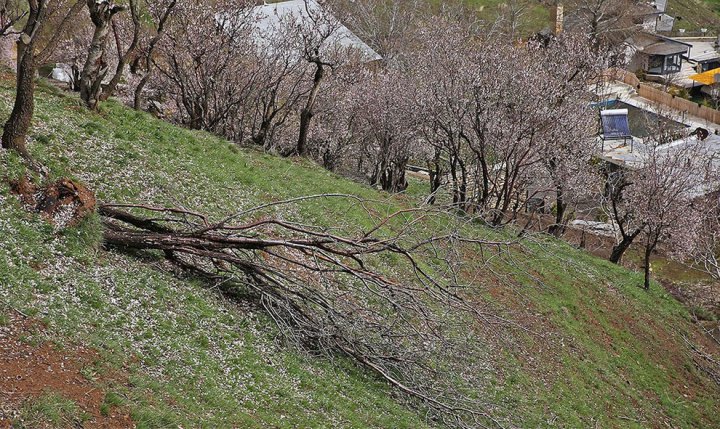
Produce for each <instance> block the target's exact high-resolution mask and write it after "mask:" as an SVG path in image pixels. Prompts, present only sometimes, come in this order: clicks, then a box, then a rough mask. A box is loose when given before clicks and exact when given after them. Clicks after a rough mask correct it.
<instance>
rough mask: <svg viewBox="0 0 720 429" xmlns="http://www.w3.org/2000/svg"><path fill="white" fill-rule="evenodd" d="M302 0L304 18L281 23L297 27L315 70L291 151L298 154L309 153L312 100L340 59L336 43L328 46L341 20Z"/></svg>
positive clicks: (303, 53) (310, 0)
mask: <svg viewBox="0 0 720 429" xmlns="http://www.w3.org/2000/svg"><path fill="white" fill-rule="evenodd" d="M304 1H305V13H306V16H307V19H302V18H301V19H299V20H298V19H297V17H291V18H290V19H289V20H288V21H287V22H285V23H284V24H285V25H294V26H295V27H296V29H297V33H298V35H299V41H300V43H301V47H300V50H301V51H300V52H301V56H302V58H303V60H305V61H306V62H308V63H309V64H311V65H312V67H313V69H314V71H313V77H312V85H311V87H310V92H309V93H308V95H307V98H306V99H305V105H304V107H303V108H302V110H301V111H300V129H299V133H298V142H297V146H296V147H295V150H294V153H295V154H297V155H300V156H305V155H307V153H308V143H307V139H308V134H309V132H310V124H311V121H312V118H313V116H314V115H315V112H314V109H315V103H316V101H317V98H318V94H319V92H320V86H321V85H322V83H323V80H324V79H325V75H326V73H327V72H328V69H332V68H333V67H336V66H337V65H338V62H339V59H338V57H337V52H338V46H331V45H330V44H329V43H328V42H329V41H330V39H331V38H332V37H333V36H334V35H336V32H337V30H338V28H339V27H340V22H339V21H338V20H337V19H336V18H335V17H334V16H332V14H330V13H328V12H327V11H326V10H325V9H324V8H322V7H319V6H318V5H317V3H315V2H314V0H304ZM291 20H294V21H291ZM333 54H335V55H333Z"/></svg>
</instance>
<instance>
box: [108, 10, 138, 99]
mask: <svg viewBox="0 0 720 429" xmlns="http://www.w3.org/2000/svg"><path fill="white" fill-rule="evenodd" d="M128 8H129V9H130V28H131V30H130V33H131V34H132V36H131V37H130V42H129V43H128V44H127V47H126V48H125V49H124V50H123V40H122V39H123V35H122V34H121V30H120V27H121V25H118V22H117V20H112V21H111V23H112V31H113V36H114V38H115V47H116V49H117V65H116V66H115V73H114V74H113V76H112V77H111V78H110V81H109V82H108V84H107V85H106V86H105V87H103V89H102V93H101V94H100V100H101V101H104V100H107V99H108V98H110V97H111V96H112V95H113V94H114V93H115V91H116V90H117V87H118V85H119V84H120V81H121V80H122V78H123V76H124V73H125V68H126V66H127V65H128V64H129V63H131V62H132V61H133V60H134V59H135V58H136V56H137V51H138V45H139V43H140V37H141V30H142V24H141V22H140V8H139V5H138V0H130V2H129V5H128ZM123 27H124V26H123Z"/></svg>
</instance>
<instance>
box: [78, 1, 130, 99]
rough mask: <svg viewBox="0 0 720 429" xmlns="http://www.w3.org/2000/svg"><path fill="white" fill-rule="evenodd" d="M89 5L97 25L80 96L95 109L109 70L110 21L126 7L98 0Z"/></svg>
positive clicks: (84, 71)
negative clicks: (107, 59)
mask: <svg viewBox="0 0 720 429" xmlns="http://www.w3.org/2000/svg"><path fill="white" fill-rule="evenodd" d="M87 6H88V9H89V10H90V18H91V19H92V22H93V24H94V25H95V32H94V33H93V38H92V42H91V43H90V48H89V49H88V56H87V60H86V61H85V66H84V67H83V71H82V76H81V77H80V98H81V99H82V101H83V102H84V103H85V104H86V105H87V107H88V108H90V109H93V110H94V109H96V108H97V105H98V103H99V101H100V91H101V89H102V81H103V79H105V76H106V75H107V72H108V68H107V63H106V62H105V58H104V57H105V46H106V45H107V37H108V35H109V34H110V22H111V21H112V18H113V16H114V15H115V14H116V13H118V12H120V11H122V10H123V9H124V8H122V7H118V6H115V5H113V4H111V3H105V2H101V3H99V2H97V1H96V0H87Z"/></svg>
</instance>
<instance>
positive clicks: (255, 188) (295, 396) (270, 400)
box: [0, 78, 720, 428]
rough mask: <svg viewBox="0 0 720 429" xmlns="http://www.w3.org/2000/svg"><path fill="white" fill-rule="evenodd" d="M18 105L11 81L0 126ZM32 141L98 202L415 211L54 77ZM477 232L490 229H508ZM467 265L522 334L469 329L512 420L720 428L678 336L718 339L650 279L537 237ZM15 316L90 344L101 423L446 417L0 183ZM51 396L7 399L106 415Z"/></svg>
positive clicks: (55, 341)
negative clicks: (481, 343)
mask: <svg viewBox="0 0 720 429" xmlns="http://www.w3.org/2000/svg"><path fill="white" fill-rule="evenodd" d="M12 96H13V84H12V82H11V81H9V80H8V79H7V78H5V79H4V80H2V82H0V117H5V116H6V115H7V114H8V112H9V109H10V105H11V101H12ZM30 150H31V151H32V153H33V154H34V155H35V156H36V157H37V158H38V159H39V160H41V161H42V162H43V163H45V164H46V165H47V166H49V167H50V169H51V171H52V172H53V174H54V175H56V176H66V175H69V176H72V177H75V178H77V179H80V180H82V181H83V182H85V183H86V184H88V185H89V186H90V187H91V188H92V189H94V190H95V191H96V192H97V195H98V198H99V199H100V200H102V201H106V202H110V201H113V202H133V203H138V202H144V203H148V204H156V205H171V206H184V207H187V208H189V209H193V210H198V211H202V212H205V213H208V214H210V215H211V216H213V217H214V218H220V217H222V216H223V215H226V214H228V213H233V212H236V211H237V210H239V209H242V208H244V207H250V206H254V205H256V204H259V203H262V202H268V201H276V200H280V199H285V198H288V197H294V196H302V195H310V194H319V193H345V194H353V195H358V196H362V197H364V198H367V199H371V200H375V201H378V202H377V203H376V204H377V206H375V209H376V210H387V211H388V212H391V211H393V210H395V209H397V208H400V207H407V206H409V205H412V204H413V201H412V199H411V198H410V197H402V196H398V197H394V196H388V195H386V194H383V193H380V192H377V191H375V190H372V189H370V188H368V187H365V186H362V185H360V184H357V183H354V182H351V181H348V180H346V179H342V178H339V177H337V176H336V175H334V174H332V173H329V172H327V171H324V170H322V169H320V168H318V167H316V166H314V165H313V164H312V163H310V162H308V161H304V160H297V159H280V158H277V157H274V156H272V155H267V154H262V153H258V152H255V151H253V150H244V149H238V148H237V147H236V146H234V145H232V144H230V143H228V142H226V141H223V140H221V139H218V138H216V137H214V136H211V135H208V134H205V133H199V132H190V131H187V130H184V129H181V128H177V127H174V126H172V125H170V124H167V123H165V122H162V121H159V120H156V119H153V118H151V117H150V116H148V115H146V114H143V113H138V112H134V111H132V110H129V109H127V108H125V107H123V106H120V105H119V104H117V103H115V102H108V103H106V104H105V105H104V106H103V108H102V109H101V112H100V113H99V114H93V113H90V112H87V111H86V110H85V109H84V108H82V107H80V104H79V103H78V101H77V99H76V98H75V96H73V95H68V94H65V93H61V92H59V91H58V90H56V89H54V88H52V87H49V86H44V87H43V88H42V89H41V90H40V92H39V94H38V103H37V114H36V117H35V122H34V126H33V130H32V141H31V144H30ZM0 161H1V162H2V164H3V165H10V169H9V171H7V172H4V173H3V176H5V177H7V178H16V177H18V176H19V175H20V174H22V168H21V167H20V166H19V162H18V160H17V159H16V158H15V157H14V156H13V155H12V154H8V153H2V155H1V159H0ZM282 215H283V216H287V217H288V218H290V219H296V220H302V221H303V222H315V223H318V224H326V225H330V224H338V223H362V222H366V221H367V220H366V219H365V213H364V212H363V211H362V210H361V209H359V208H349V207H347V206H346V205H343V204H342V203H341V202H334V201H330V200H328V201H323V202H313V203H310V204H306V205H303V206H300V207H298V209H297V210H296V211H293V212H289V213H282ZM472 228H473V229H472V234H473V235H475V236H476V237H479V238H482V237H490V238H497V237H498V235H502V234H505V232H497V231H491V230H489V229H486V228H484V227H482V226H479V225H478V226H473V227H472ZM508 234H509V232H508ZM481 260H482V261H481ZM463 271H464V272H467V273H469V276H470V277H472V278H473V284H474V285H476V287H477V295H476V299H477V301H478V305H483V306H486V305H491V306H492V307H493V308H495V309H498V311H500V312H501V314H502V315H503V316H504V317H506V318H508V319H512V320H514V321H516V322H517V323H518V324H519V325H521V326H522V327H523V329H509V328H506V327H502V326H496V325H492V324H488V325H487V326H478V327H473V329H475V332H477V336H479V337H482V338H483V339H487V340H488V342H492V341H497V343H498V344H501V347H495V348H493V349H492V350H493V353H492V354H491V355H489V356H488V362H487V367H488V368H489V371H488V377H487V379H488V382H487V385H486V386H479V387H478V391H479V392H482V394H483V395H484V396H485V398H486V400H487V402H488V404H492V405H491V409H492V410H493V414H494V415H495V416H496V417H497V418H498V419H499V420H500V421H501V422H503V423H504V424H505V425H506V426H509V427H527V428H537V427H568V428H574V427H602V428H613V427H617V428H628V427H631V428H632V427H635V428H644V427H666V426H672V427H681V428H698V427H707V428H712V427H720V415H718V413H717V406H718V404H719V403H720V392H719V391H718V386H716V385H714V384H713V383H711V382H710V381H708V380H707V379H706V378H704V377H703V375H702V374H701V373H700V371H699V370H698V369H697V368H696V367H695V365H694V363H693V359H692V354H691V351H690V349H689V347H688V346H687V343H686V340H685V339H687V341H689V342H691V343H695V344H699V345H701V346H703V347H710V346H711V345H710V344H709V343H707V342H706V341H705V340H704V339H703V337H702V336H701V335H699V334H698V333H697V331H696V328H695V326H694V325H693V323H692V322H691V321H690V316H689V314H688V312H687V311H686V310H685V309H684V308H683V307H682V306H681V305H680V304H679V303H678V302H676V301H675V300H674V299H673V298H672V297H670V296H669V295H668V294H667V293H666V292H665V291H663V290H661V289H660V287H659V286H657V285H654V287H653V288H652V290H651V291H650V292H645V291H643V290H641V288H640V287H639V286H640V284H641V277H640V276H639V275H638V274H635V273H631V272H628V271H626V270H624V269H623V268H620V267H617V266H614V265H612V264H609V263H607V262H605V261H602V260H599V259H597V258H594V257H592V256H590V255H588V254H586V253H584V252H582V251H579V250H576V249H574V248H571V247H570V246H568V245H566V244H564V243H562V242H559V241H556V240H552V239H549V238H544V237H537V238H534V239H532V240H528V241H526V242H524V243H523V244H522V246H518V247H517V248H515V250H512V251H508V252H498V253H497V254H496V255H493V256H492V257H491V258H488V259H485V257H484V256H483V257H480V256H479V255H478V256H477V257H476V258H469V259H468V260H467V262H466V265H465V267H464V270H463ZM481 303H482V304H481ZM13 308H14V309H15V310H19V311H20V312H22V313H24V314H26V315H28V316H31V318H33V319H35V320H39V321H41V322H42V323H43V324H44V328H42V329H29V330H28V332H27V333H26V334H25V335H23V336H21V338H20V339H21V341H23V342H25V343H27V344H30V345H43V344H50V345H52V347H53V348H54V349H55V350H59V351H60V352H61V353H66V354H68V355H72V354H73V353H74V352H73V353H71V351H73V350H76V349H77V348H78V347H80V348H83V349H89V350H92V354H93V356H95V357H93V358H90V359H86V360H85V361H83V362H84V363H83V365H81V368H80V369H78V371H79V373H80V374H81V375H82V377H83V378H84V383H91V385H93V386H94V387H93V389H98V390H100V391H102V392H104V399H103V403H102V404H101V405H100V406H101V407H104V408H103V409H101V410H100V414H102V415H107V414H108V412H111V411H112V410H122V412H127V413H128V414H129V416H130V417H131V418H132V420H133V421H134V422H135V424H137V426H138V427H141V428H165V427H186V428H188V427H208V428H211V427H212V428H215V427H220V428H224V427H228V428H229V427H243V428H244V427H258V428H259V427H278V428H291V427H313V428H315V427H328V428H330V427H333V428H334V427H347V428H351V427H355V428H364V427H376V428H403V427H404V428H422V427H428V426H433V423H432V422H431V421H426V419H425V414H424V413H423V411H422V410H418V409H416V408H413V407H410V406H407V404H405V400H404V399H403V398H402V397H401V396H398V395H397V394H396V393H395V392H393V391H392V390H391V389H390V388H389V387H388V386H386V385H385V384H384V383H383V382H381V381H380V380H378V379H377V378H376V377H374V376H373V375H372V374H369V373H367V372H365V371H363V370H361V369H358V368H356V367H354V366H353V365H352V364H351V363H349V362H347V361H346V360H344V359H332V360H331V359H328V358H323V357H312V356H310V355H306V354H304V353H301V352H298V351H295V350H294V349H292V348H290V347H287V346H285V345H283V343H282V342H281V341H278V331H277V328H276V327H275V325H274V324H273V323H272V321H271V320H270V319H269V318H268V317H266V316H265V315H264V313H263V312H262V311H261V310H260V309H258V308H256V307H253V306H251V305H247V304H243V303H237V302H233V301H228V300H226V299H224V298H223V297H221V296H220V295H218V294H217V293H216V291H214V290H213V289H208V288H207V287H206V285H205V284H204V283H203V282H202V281H200V280H198V279H193V278H185V277H183V276H181V275H178V274H174V273H173V272H171V270H170V269H169V267H168V266H167V265H166V264H165V263H164V262H163V261H162V259H160V258H158V257H157V256H156V255H153V254H135V255H128V254H124V253H120V252H118V251H106V250H103V249H102V247H101V236H100V225H99V220H98V219H97V218H93V219H91V220H89V221H87V222H85V223H83V224H82V225H80V226H79V227H76V228H71V229H68V230H65V231H60V232H58V231H54V230H53V227H52V226H51V225H49V224H47V223H46V222H44V221H43V220H42V219H39V218H38V217H37V216H35V215H32V214H29V213H27V212H25V211H24V210H23V209H22V208H21V207H20V204H19V203H18V202H17V199H16V198H15V197H14V196H13V195H11V194H10V193H9V189H8V186H7V185H6V184H4V183H3V184H2V185H0V325H9V324H13V323H15V322H14V321H15V320H16V319H17V317H16V313H17V312H16V311H15V310H13ZM3 338H5V337H3V336H0V342H2V341H4V340H3ZM501 339H502V342H501V341H500V340H501ZM56 387H57V386H56ZM58 389H59V390H58V391H57V392H56V391H54V390H51V391H47V392H44V393H38V392H33V393H32V394H28V395H27V396H26V397H17V395H16V396H14V397H12V399H13V401H14V402H13V404H12V406H13V407H15V409H16V411H17V412H16V413H15V414H12V416H16V417H13V418H17V419H22V420H24V421H25V422H26V423H27V422H31V423H33V424H35V423H37V424H38V427H41V426H40V423H41V422H42V421H44V420H49V421H51V422H59V423H57V424H56V426H67V427H72V425H71V423H72V421H71V420H72V419H61V418H57V416H58V413H59V412H60V411H62V410H65V411H64V412H67V413H70V414H72V413H73V412H74V413H75V414H77V416H76V417H75V419H80V420H82V421H85V422H86V424H87V426H86V427H93V426H92V422H93V421H94V420H93V419H94V417H92V416H95V415H96V414H98V412H97V410H82V408H83V406H85V405H83V403H80V402H79V401H77V400H75V398H73V397H66V398H64V399H63V394H64V393H65V394H66V393H67V392H64V391H63V390H62V386H60V387H59V388H58ZM2 394H3V392H2V391H0V402H2V400H3V397H2ZM5 399H7V398H5ZM68 404H69V405H68ZM73 404H75V405H73ZM58 410H60V411H58ZM68 410H69V411H68ZM73 410H74V411H73ZM103 410H104V411H103ZM108 410H111V411H108ZM2 412H3V410H2V408H0V426H2V424H1V423H2V420H3V415H2ZM83 412H84V414H83ZM18 413H19V414H18ZM17 416H19V417H17ZM83 416H84V417H83ZM28 426H29V427H33V425H32V424H29V425H28ZM118 427H121V426H118Z"/></svg>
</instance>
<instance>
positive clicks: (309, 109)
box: [295, 60, 325, 156]
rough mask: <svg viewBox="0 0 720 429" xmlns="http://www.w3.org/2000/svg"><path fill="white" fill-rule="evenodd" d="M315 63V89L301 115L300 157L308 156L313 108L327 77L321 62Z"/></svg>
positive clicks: (298, 153)
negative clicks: (308, 139) (323, 81)
mask: <svg viewBox="0 0 720 429" xmlns="http://www.w3.org/2000/svg"><path fill="white" fill-rule="evenodd" d="M313 62H314V63H315V67H316V70H315V77H314V79H313V87H312V90H310V95H308V99H307V103H306V104H305V108H303V110H302V112H301V113H300V135H299V137H298V143H297V147H296V148H295V153H296V154H297V155H300V156H305V155H307V151H308V147H307V137H308V133H309V132H310V121H312V117H313V115H314V113H313V107H315V100H317V96H318V93H319V92H320V84H321V83H322V80H323V77H324V76H325V67H324V65H323V63H322V62H320V61H319V60H316V61H313Z"/></svg>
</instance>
